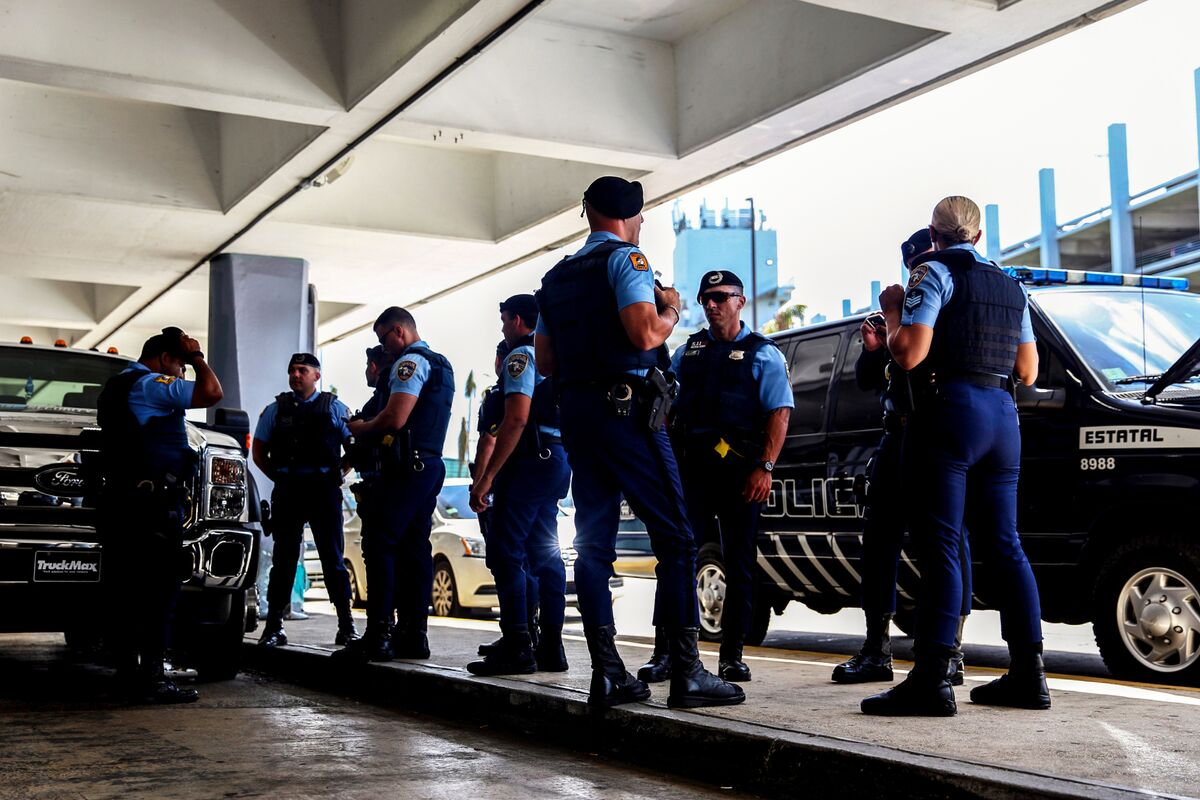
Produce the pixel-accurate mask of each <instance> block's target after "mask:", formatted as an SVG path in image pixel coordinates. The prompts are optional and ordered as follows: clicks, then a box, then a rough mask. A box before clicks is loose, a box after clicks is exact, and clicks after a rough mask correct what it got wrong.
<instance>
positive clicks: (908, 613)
mask: <svg viewBox="0 0 1200 800" xmlns="http://www.w3.org/2000/svg"><path fill="white" fill-rule="evenodd" d="M892 624H893V625H895V626H896V627H897V628H899V629H900V632H901V633H903V634H904V635H905V636H907V637H908V638H910V639H911V638H912V637H913V636H916V634H917V609H915V608H897V609H896V613H895V614H893V615H892Z"/></svg>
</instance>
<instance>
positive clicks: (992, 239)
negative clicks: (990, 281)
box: [983, 203, 1001, 264]
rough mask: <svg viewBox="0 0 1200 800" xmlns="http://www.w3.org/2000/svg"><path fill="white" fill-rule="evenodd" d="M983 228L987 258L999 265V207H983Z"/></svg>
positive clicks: (992, 205)
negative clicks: (985, 231) (985, 233)
mask: <svg viewBox="0 0 1200 800" xmlns="http://www.w3.org/2000/svg"><path fill="white" fill-rule="evenodd" d="M983 227H984V228H985V229H986V230H987V257H988V259H989V260H991V261H995V262H996V263H997V264H999V263H1000V249H1001V246H1000V206H998V205H996V204H994V203H992V204H989V205H986V206H984V207H983Z"/></svg>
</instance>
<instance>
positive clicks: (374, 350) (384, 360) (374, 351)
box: [367, 344, 392, 367]
mask: <svg viewBox="0 0 1200 800" xmlns="http://www.w3.org/2000/svg"><path fill="white" fill-rule="evenodd" d="M367 360H368V361H370V362H371V363H372V364H375V365H376V366H379V367H386V366H387V365H388V364H391V363H392V354H391V353H389V352H388V351H387V350H386V349H385V348H384V346H383V345H381V344H377V345H375V346H374V347H368V348H367Z"/></svg>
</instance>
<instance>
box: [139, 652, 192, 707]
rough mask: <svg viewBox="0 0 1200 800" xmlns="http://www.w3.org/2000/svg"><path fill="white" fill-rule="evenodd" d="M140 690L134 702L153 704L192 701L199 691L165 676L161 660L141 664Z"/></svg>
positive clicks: (174, 703) (164, 704)
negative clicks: (183, 686)
mask: <svg viewBox="0 0 1200 800" xmlns="http://www.w3.org/2000/svg"><path fill="white" fill-rule="evenodd" d="M143 667H144V668H145V670H146V671H145V672H144V673H143V674H142V681H141V690H140V691H139V692H138V694H137V696H136V697H135V698H134V699H135V701H136V702H141V703H150V704H154V705H163V706H166V705H176V704H178V703H194V702H196V701H197V700H199V699H200V693H199V692H197V691H196V690H195V689H192V688H186V689H184V688H181V687H180V686H179V685H178V684H176V683H175V681H173V680H171V679H170V678H168V677H167V676H166V674H165V673H164V671H163V663H162V660H161V659H159V660H158V661H156V662H154V663H151V664H149V665H143Z"/></svg>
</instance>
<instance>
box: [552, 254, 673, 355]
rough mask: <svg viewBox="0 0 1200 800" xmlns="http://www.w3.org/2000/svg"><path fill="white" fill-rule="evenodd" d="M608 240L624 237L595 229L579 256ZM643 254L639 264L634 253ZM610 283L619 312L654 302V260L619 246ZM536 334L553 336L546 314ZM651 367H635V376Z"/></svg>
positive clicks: (612, 256) (610, 258)
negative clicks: (651, 261)
mask: <svg viewBox="0 0 1200 800" xmlns="http://www.w3.org/2000/svg"><path fill="white" fill-rule="evenodd" d="M608 241H618V242H619V241H621V237H619V236H617V235H616V234H614V233H609V232H608V231H595V232H594V233H592V234H591V235H589V236H588V238H587V241H586V242H584V245H583V247H582V248H580V250H579V252H578V253H576V254H575V255H577V256H585V255H587V254H588V253H590V252H591V251H593V250H595V249H596V248H597V247H598V246H599V245H601V244H603V243H604V242H608ZM635 254H636V255H638V256H641V259H640V264H642V265H644V266H642V267H639V266H637V265H636V264H635V263H634V262H635V259H634V258H633V256H634V255H635ZM608 285H609V286H611V287H612V288H613V292H614V293H615V294H616V296H617V311H620V310H621V309H623V308H625V307H626V306H631V305H633V304H634V303H650V304H651V305H654V304H655V303H654V271H653V270H652V269H650V263H649V261H648V260H647V259H646V256H645V254H644V253H642V251H641V250H639V249H638V248H636V247H634V246H633V245H629V246H628V247H621V248H618V249H616V250H614V251H612V253H610V254H609V256H608ZM534 333H540V334H542V335H543V336H547V335H549V333H550V331H548V330H547V329H546V326H545V323H544V322H542V317H540V316H539V317H538V324H537V328H535V329H534ZM648 372H649V370H646V369H639V370H634V371H633V372H632V373H630V374H632V375H640V376H642V377H645V376H646V374H647V373H648Z"/></svg>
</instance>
